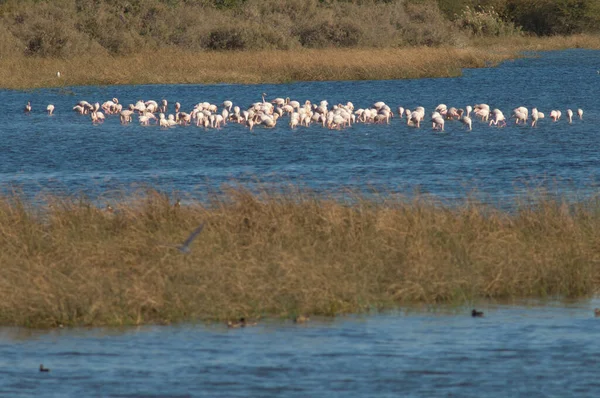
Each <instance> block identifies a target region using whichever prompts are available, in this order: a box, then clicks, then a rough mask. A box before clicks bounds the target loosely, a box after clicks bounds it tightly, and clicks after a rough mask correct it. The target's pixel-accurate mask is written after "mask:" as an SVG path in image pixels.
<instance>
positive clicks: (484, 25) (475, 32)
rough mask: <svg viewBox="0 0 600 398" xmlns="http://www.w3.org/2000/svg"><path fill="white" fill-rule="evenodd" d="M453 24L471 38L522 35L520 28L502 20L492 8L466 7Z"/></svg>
mask: <svg viewBox="0 0 600 398" xmlns="http://www.w3.org/2000/svg"><path fill="white" fill-rule="evenodd" d="M454 23H455V24H456V26H458V27H459V29H461V30H463V31H465V32H467V33H468V34H470V35H472V36H479V37H481V36H493V37H499V36H500V37H502V36H513V35H521V34H522V30H521V28H520V27H517V26H515V24H514V23H512V22H507V21H505V20H503V19H502V18H501V17H500V14H498V12H497V11H496V10H495V9H494V8H493V7H490V8H489V9H485V8H479V9H475V8H471V7H469V6H467V7H466V8H465V9H464V10H463V11H462V13H461V14H460V15H457V16H456V18H455V20H454Z"/></svg>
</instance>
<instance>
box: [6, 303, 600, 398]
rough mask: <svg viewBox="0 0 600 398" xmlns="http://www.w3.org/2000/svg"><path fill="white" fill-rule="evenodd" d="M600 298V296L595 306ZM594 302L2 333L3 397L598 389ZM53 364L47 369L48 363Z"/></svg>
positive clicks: (507, 393)
mask: <svg viewBox="0 0 600 398" xmlns="http://www.w3.org/2000/svg"><path fill="white" fill-rule="evenodd" d="M595 304H596V305H598V303H595ZM593 305H594V302H593V301H592V302H590V303H579V304H577V303H576V304H564V303H563V304H560V305H558V304H556V303H554V305H545V306H542V307H538V306H533V307H527V306H489V307H485V308H482V309H484V310H485V317H484V318H472V317H471V316H470V313H469V311H468V310H465V311H460V310H459V311H458V312H447V313H443V312H438V313H428V312H422V311H419V312H414V313H408V314H402V313H388V314H379V315H368V316H360V317H341V318H336V319H313V320H311V321H310V322H309V323H307V324H302V325H296V324H294V323H292V322H291V321H287V322H286V321H282V320H278V321H264V322H261V323H259V325H257V326H254V327H248V328H245V329H227V327H226V326H225V325H224V324H219V325H180V326H168V327H164V326H146V327H141V328H136V329H133V328H132V329H125V330H111V329H87V330H86V329H73V330H66V329H60V330H56V331H51V332H47V331H46V332H41V331H26V330H19V329H4V330H0V395H1V396H6V397H24V396H31V397H38V396H43V397H65V396H72V397H82V396H86V397H91V396H93V397H96V396H98V397H100V396H102V397H217V396H219V397H276V396H277V397H345V398H353V397H398V396H402V397H561V398H562V397H570V396H576V397H597V396H598V393H600V380H598V366H597V358H598V355H600V345H599V344H598V343H597V340H598V334H599V333H600V318H595V317H594V315H593V310H592V307H593ZM40 363H43V364H44V366H45V367H48V368H50V372H48V373H41V372H39V371H38V367H39V364H40Z"/></svg>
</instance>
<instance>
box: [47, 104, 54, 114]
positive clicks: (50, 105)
mask: <svg viewBox="0 0 600 398" xmlns="http://www.w3.org/2000/svg"><path fill="white" fill-rule="evenodd" d="M46 112H48V116H51V115H52V112H54V105H52V104H49V105H48V106H47V107H46Z"/></svg>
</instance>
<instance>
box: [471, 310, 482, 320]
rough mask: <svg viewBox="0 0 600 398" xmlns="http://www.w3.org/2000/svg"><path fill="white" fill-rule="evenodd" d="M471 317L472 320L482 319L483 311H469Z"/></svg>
mask: <svg viewBox="0 0 600 398" xmlns="http://www.w3.org/2000/svg"><path fill="white" fill-rule="evenodd" d="M471 316H472V317H473V318H482V317H483V311H477V310H476V309H473V311H471Z"/></svg>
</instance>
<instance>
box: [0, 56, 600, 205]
mask: <svg viewBox="0 0 600 398" xmlns="http://www.w3.org/2000/svg"><path fill="white" fill-rule="evenodd" d="M599 59H600V52H598V51H592V50H569V51H559V52H548V53H543V54H542V55H541V56H539V57H533V58H524V59H518V60H515V61H510V62H506V63H504V64H502V65H500V66H499V67H497V68H490V69H479V70H465V71H464V76H462V77H459V78H451V79H419V80H398V81H359V82H310V83H292V84H280V85H162V86H161V85H157V86H115V87H71V88H62V89H49V90H36V91H32V92H21V91H0V101H1V102H2V103H3V104H6V105H5V106H4V107H2V108H0V118H1V119H2V120H3V123H2V126H1V127H0V136H1V140H0V154H1V156H2V157H1V159H0V185H1V186H4V187H7V186H11V185H17V186H20V187H21V188H22V189H23V190H25V191H26V192H30V193H38V192H48V191H50V192H68V193H74V192H81V191H83V192H86V193H87V194H90V195H92V196H97V195H106V194H107V192H108V191H109V190H113V189H121V188H125V189H130V188H131V187H132V186H133V184H150V185H152V186H154V187H156V188H159V189H162V190H166V191H174V190H178V191H183V192H185V193H189V194H194V193H199V192H203V191H205V190H206V188H207V186H211V187H218V186H220V185H221V184H222V183H223V182H227V181H230V180H232V179H233V180H236V181H239V182H243V183H245V182H250V181H254V180H255V179H256V178H257V179H259V180H261V181H264V182H268V183H270V182H281V181H286V182H292V183H298V184H301V185H304V186H309V187H311V188H315V189H317V190H327V191H330V190H336V189H339V188H340V187H352V188H364V187H366V186H375V187H378V188H380V189H383V190H386V191H388V190H389V191H393V192H403V193H410V192H412V191H414V190H415V189H418V190H420V191H421V192H427V193H431V194H434V195H436V196H439V197H443V198H456V197H458V198H461V197H464V195H465V192H469V191H470V190H472V189H477V190H478V191H479V192H480V194H482V195H484V196H485V197H487V198H488V199H491V200H492V201H494V200H496V201H497V200H502V199H503V198H505V197H511V196H513V195H515V194H516V193H517V194H518V193H519V192H522V189H523V188H525V187H531V186H536V185H537V184H541V183H545V184H549V185H556V184H558V185H560V187H562V188H565V187H566V188H567V189H568V191H570V192H577V193H583V194H586V193H589V192H590V191H592V190H594V189H595V178H596V176H597V175H598V171H599V165H600V162H599V161H598V160H599V157H600V155H599V151H598V150H597V148H598V147H599V144H600V134H598V121H599V120H600V113H599V109H600V96H598V92H600V74H598V73H596V71H597V69H599V68H600V62H599V61H598V60H599ZM263 92H266V93H267V98H275V97H291V98H292V99H296V100H299V101H300V102H304V101H305V100H307V99H309V100H311V101H312V102H313V103H314V102H318V101H320V100H323V99H326V100H328V101H329V103H330V104H335V103H338V102H343V103H345V102H347V101H352V102H353V103H354V104H355V107H356V108H359V107H368V106H371V105H372V104H373V103H374V102H375V101H379V100H381V101H385V102H386V103H387V104H389V105H390V106H391V107H392V109H396V108H397V107H398V106H404V107H405V108H413V109H414V107H416V106H419V105H422V106H424V107H425V108H426V111H427V116H426V120H428V115H429V114H430V113H431V111H432V110H433V108H434V107H435V106H436V105H437V104H439V103H445V104H447V105H448V106H456V107H457V108H461V107H465V106H466V105H467V104H471V105H473V104H475V103H482V102H484V103H488V104H490V106H491V107H492V108H495V107H497V108H500V109H501V110H503V112H504V113H505V115H506V116H507V117H508V116H509V115H510V114H511V110H512V109H513V108H515V107H517V106H521V105H523V106H526V107H528V108H530V109H531V108H532V107H534V106H535V107H537V108H538V109H539V110H540V111H543V112H545V114H546V119H545V120H543V121H542V122H541V123H540V126H539V127H538V128H534V129H532V128H531V127H529V126H527V127H525V126H515V125H514V122H513V123H510V125H509V127H507V128H502V129H498V128H491V127H488V126H487V125H485V124H484V123H481V122H475V124H474V129H473V132H471V133H468V132H466V131H465V130H464V129H463V127H462V125H460V123H458V122H453V123H447V132H446V133H439V132H433V131H432V130H431V125H430V124H429V123H428V122H427V123H424V126H423V127H422V128H421V129H418V130H417V129H415V128H411V127H408V126H406V124H405V123H404V120H402V121H401V120H399V119H397V118H396V119H393V120H392V123H391V124H390V125H355V126H354V127H352V128H350V129H346V130H343V131H335V130H334V131H330V130H327V129H324V128H322V127H320V126H311V127H310V128H297V129H295V130H291V129H290V127H289V125H288V119H287V118H285V119H282V120H280V122H279V123H278V125H277V127H276V128H275V129H271V130H270V129H264V128H257V129H256V130H255V131H254V132H249V131H248V130H247V128H245V127H243V126H240V125H233V124H229V125H228V126H227V127H225V128H223V129H221V130H204V129H200V128H197V127H195V126H194V127H176V128H173V129H168V130H164V129H160V128H158V127H157V126H150V127H142V126H139V125H138V124H137V122H134V123H132V124H130V125H128V126H122V125H121V124H120V123H119V120H118V118H117V117H116V116H113V117H109V119H108V120H107V121H106V122H105V123H104V124H102V125H96V126H94V125H92V123H91V122H90V120H89V118H87V117H83V116H79V115H76V114H75V113H74V112H73V111H72V110H71V108H72V107H73V105H75V104H76V103H77V102H78V101H79V100H83V99H85V100H87V101H90V102H92V103H93V102H96V101H98V102H103V101H106V100H109V99H111V98H113V97H118V98H119V100H120V102H121V103H123V104H129V103H134V102H135V101H137V100H139V99H144V100H148V99H155V100H157V101H160V100H161V99H163V98H166V99H168V100H169V101H170V103H171V104H172V103H174V102H175V101H179V102H180V103H181V104H182V109H183V110H187V111H190V110H191V109H192V107H193V105H194V104H196V103H198V102H202V101H209V102H211V103H216V104H221V103H222V102H223V101H224V100H226V99H229V100H232V101H233V102H234V104H236V105H239V106H241V107H242V108H246V107H247V106H249V105H250V104H251V103H253V102H256V101H259V100H260V99H261V93H263ZM28 100H31V101H32V104H33V107H34V112H33V113H32V114H31V115H25V114H24V113H23V112H22V108H23V105H24V104H25V103H26V102H27V101H28ZM48 103H53V104H54V105H55V106H56V115H55V116H53V117H48V116H47V115H46V114H45V113H44V109H45V107H46V105H47V104H48ZM567 108H572V109H573V110H576V109H577V108H582V109H584V112H585V114H584V120H582V121H580V120H578V119H577V120H575V121H574V123H573V125H569V124H568V123H567V122H566V120H565V119H564V117H563V119H562V120H561V121H559V122H557V123H552V121H551V120H550V119H549V113H550V110H552V109H560V110H561V111H562V112H563V115H564V114H565V111H566V109H567ZM171 110H172V108H171ZM562 188H561V189H562Z"/></svg>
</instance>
